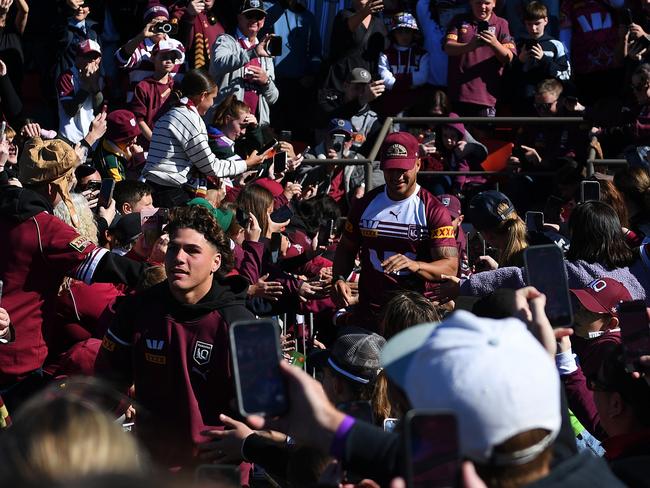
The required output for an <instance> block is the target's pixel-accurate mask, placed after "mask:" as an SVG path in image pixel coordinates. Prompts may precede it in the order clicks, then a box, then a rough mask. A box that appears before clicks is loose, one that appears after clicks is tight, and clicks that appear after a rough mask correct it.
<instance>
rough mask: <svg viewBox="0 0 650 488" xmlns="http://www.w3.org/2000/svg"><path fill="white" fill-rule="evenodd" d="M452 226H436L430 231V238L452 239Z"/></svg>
mask: <svg viewBox="0 0 650 488" xmlns="http://www.w3.org/2000/svg"><path fill="white" fill-rule="evenodd" d="M453 238H454V228H453V227H452V226H451V225H447V226H445V227H438V228H437V229H433V230H432V231H431V239H453Z"/></svg>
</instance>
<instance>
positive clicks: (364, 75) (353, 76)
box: [345, 68, 372, 83]
mask: <svg viewBox="0 0 650 488" xmlns="http://www.w3.org/2000/svg"><path fill="white" fill-rule="evenodd" d="M345 81H347V82H348V83H370V82H371V81H372V76H370V72H369V71H368V70H367V69H364V68H354V69H353V70H352V71H350V73H349V74H348V77H347V78H346V79H345Z"/></svg>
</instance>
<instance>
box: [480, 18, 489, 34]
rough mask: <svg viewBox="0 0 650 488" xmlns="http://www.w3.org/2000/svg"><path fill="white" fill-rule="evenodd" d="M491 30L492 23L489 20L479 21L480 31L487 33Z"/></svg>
mask: <svg viewBox="0 0 650 488" xmlns="http://www.w3.org/2000/svg"><path fill="white" fill-rule="evenodd" d="M489 29H490V23H489V22H488V21H487V20H479V22H478V31H479V32H485V31H487V30H489Z"/></svg>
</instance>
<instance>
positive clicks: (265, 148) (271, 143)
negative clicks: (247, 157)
mask: <svg viewBox="0 0 650 488" xmlns="http://www.w3.org/2000/svg"><path fill="white" fill-rule="evenodd" d="M277 143H278V140H277V139H271V140H270V141H269V142H267V143H266V144H264V145H263V146H262V147H261V148H260V150H259V151H257V154H264V153H265V152H266V151H268V150H269V149H273V148H274V147H275V146H276V145H277Z"/></svg>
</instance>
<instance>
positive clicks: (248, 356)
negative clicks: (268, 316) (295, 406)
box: [230, 320, 289, 417]
mask: <svg viewBox="0 0 650 488" xmlns="http://www.w3.org/2000/svg"><path fill="white" fill-rule="evenodd" d="M230 347H231V350H232V355H233V364H234V367H235V387H236V390H237V403H238V405H239V412H240V413H241V415H242V416H247V415H251V414H260V415H268V416H272V417H274V416H278V415H282V414H283V413H285V412H286V411H287V408H288V406H289V397H288V396H287V389H286V384H285V380H284V377H283V376H282V373H281V371H280V361H281V360H282V358H281V351H280V330H279V329H278V327H277V326H276V325H275V323H274V322H273V321H272V320H250V321H240V322H235V323H234V324H233V325H232V327H231V328H230Z"/></svg>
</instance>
